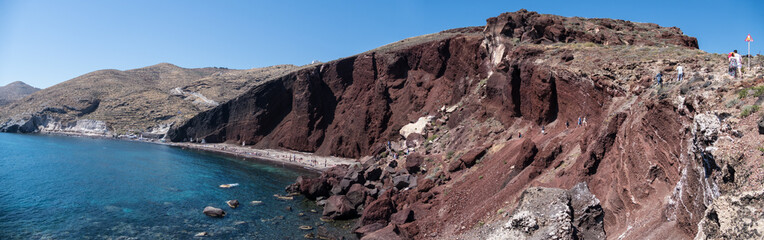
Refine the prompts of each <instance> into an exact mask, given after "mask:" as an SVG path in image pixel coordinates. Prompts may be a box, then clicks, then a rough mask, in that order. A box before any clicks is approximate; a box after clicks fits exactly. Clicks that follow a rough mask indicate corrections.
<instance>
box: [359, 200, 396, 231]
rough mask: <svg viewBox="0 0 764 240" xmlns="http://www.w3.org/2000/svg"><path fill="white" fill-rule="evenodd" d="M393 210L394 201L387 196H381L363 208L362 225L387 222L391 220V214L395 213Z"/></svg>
mask: <svg viewBox="0 0 764 240" xmlns="http://www.w3.org/2000/svg"><path fill="white" fill-rule="evenodd" d="M380 195H381V194H380ZM393 212H395V205H393V201H392V200H390V198H388V197H386V196H384V197H380V198H378V199H377V200H374V201H373V202H371V203H369V205H368V206H366V208H364V209H363V215H362V216H361V224H360V225H361V226H366V225H368V224H372V223H383V224H387V223H388V222H389V221H390V215H393Z"/></svg>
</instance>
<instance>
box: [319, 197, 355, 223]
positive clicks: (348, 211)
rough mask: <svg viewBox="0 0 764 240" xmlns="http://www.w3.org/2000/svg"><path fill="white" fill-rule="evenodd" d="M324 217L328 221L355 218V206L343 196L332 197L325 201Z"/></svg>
mask: <svg viewBox="0 0 764 240" xmlns="http://www.w3.org/2000/svg"><path fill="white" fill-rule="evenodd" d="M323 215H324V217H327V218H330V219H348V218H352V217H355V215H356V212H355V206H353V204H352V203H351V202H350V201H349V200H348V198H347V197H345V196H344V195H334V196H331V197H329V199H327V200H326V205H325V206H324V213H323Z"/></svg>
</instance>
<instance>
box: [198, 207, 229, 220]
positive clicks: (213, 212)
mask: <svg viewBox="0 0 764 240" xmlns="http://www.w3.org/2000/svg"><path fill="white" fill-rule="evenodd" d="M202 212H203V213H204V215H207V216H210V217H218V218H221V217H224V216H225V211H223V209H220V208H216V207H212V206H207V207H205V208H204V210H203V211H202Z"/></svg>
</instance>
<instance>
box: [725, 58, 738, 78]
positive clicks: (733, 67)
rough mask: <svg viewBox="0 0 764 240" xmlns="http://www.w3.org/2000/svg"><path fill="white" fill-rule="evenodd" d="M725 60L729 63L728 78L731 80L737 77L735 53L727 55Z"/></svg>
mask: <svg viewBox="0 0 764 240" xmlns="http://www.w3.org/2000/svg"><path fill="white" fill-rule="evenodd" d="M727 60H728V61H729V68H728V72H729V74H730V76H732V77H733V78H735V77H737V76H736V75H737V74H736V73H737V65H738V63H737V58H735V53H732V52H730V53H729V54H727Z"/></svg>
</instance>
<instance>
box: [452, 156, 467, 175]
mask: <svg viewBox="0 0 764 240" xmlns="http://www.w3.org/2000/svg"><path fill="white" fill-rule="evenodd" d="M464 168H467V166H465V165H464V162H462V160H459V159H454V160H453V161H451V163H449V164H448V172H456V171H459V170H462V169H464Z"/></svg>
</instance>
